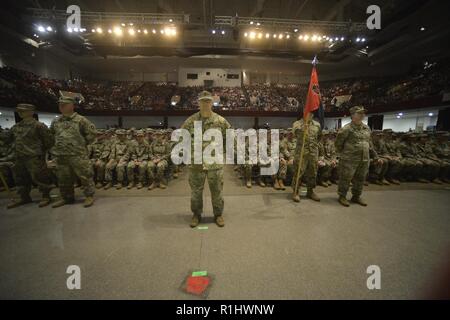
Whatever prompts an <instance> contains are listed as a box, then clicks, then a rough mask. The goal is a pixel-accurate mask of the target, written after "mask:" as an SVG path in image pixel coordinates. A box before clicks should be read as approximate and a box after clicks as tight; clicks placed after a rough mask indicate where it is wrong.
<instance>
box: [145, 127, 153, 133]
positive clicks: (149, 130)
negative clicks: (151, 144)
mask: <svg viewBox="0 0 450 320" xmlns="http://www.w3.org/2000/svg"><path fill="white" fill-rule="evenodd" d="M145 132H146V133H153V129H152V128H147V129H145Z"/></svg>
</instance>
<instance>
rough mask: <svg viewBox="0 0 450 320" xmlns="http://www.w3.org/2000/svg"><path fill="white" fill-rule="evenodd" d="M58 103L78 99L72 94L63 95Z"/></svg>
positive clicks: (71, 101)
mask: <svg viewBox="0 0 450 320" xmlns="http://www.w3.org/2000/svg"><path fill="white" fill-rule="evenodd" d="M58 103H62V104H64V103H74V104H75V103H77V100H76V99H75V97H72V96H67V95H66V96H61V97H60V98H59V100H58Z"/></svg>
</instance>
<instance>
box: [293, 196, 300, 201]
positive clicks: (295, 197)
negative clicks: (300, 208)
mask: <svg viewBox="0 0 450 320" xmlns="http://www.w3.org/2000/svg"><path fill="white" fill-rule="evenodd" d="M292 200H294V202H300V195H299V194H294V195H293V196H292Z"/></svg>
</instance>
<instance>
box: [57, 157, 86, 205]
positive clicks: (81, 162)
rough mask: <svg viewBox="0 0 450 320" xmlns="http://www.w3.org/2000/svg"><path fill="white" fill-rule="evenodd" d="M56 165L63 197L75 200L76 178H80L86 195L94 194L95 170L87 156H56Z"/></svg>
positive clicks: (67, 199)
mask: <svg viewBox="0 0 450 320" xmlns="http://www.w3.org/2000/svg"><path fill="white" fill-rule="evenodd" d="M56 165H57V169H56V174H57V177H58V186H59V191H60V193H61V198H63V199H64V200H66V201H73V200H74V198H75V190H74V183H75V181H76V178H78V179H80V182H81V186H82V187H83V193H84V195H85V196H86V197H92V196H93V195H94V193H95V188H94V172H93V170H92V166H91V165H90V161H89V159H88V158H87V157H85V156H58V157H57V158H56Z"/></svg>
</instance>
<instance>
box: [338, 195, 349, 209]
mask: <svg viewBox="0 0 450 320" xmlns="http://www.w3.org/2000/svg"><path fill="white" fill-rule="evenodd" d="M338 201H339V203H340V204H342V205H343V206H344V207H349V206H350V203H348V200H347V198H346V197H343V196H339V199H338Z"/></svg>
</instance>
